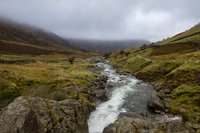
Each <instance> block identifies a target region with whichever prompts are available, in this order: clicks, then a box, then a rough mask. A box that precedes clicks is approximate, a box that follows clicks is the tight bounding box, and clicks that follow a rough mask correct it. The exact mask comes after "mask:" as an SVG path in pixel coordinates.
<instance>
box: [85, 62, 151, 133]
mask: <svg viewBox="0 0 200 133" xmlns="http://www.w3.org/2000/svg"><path fill="white" fill-rule="evenodd" d="M97 65H98V66H99V67H101V68H104V70H103V71H102V73H101V74H102V75H107V76H108V82H112V83H115V87H114V88H113V89H112V90H111V91H110V92H109V93H108V97H109V100H108V101H107V102H104V103H101V104H99V105H98V106H97V108H96V110H95V111H94V112H92V113H91V115H90V118H89V120H88V125H89V132H90V133H102V132H103V129H104V128H105V127H106V126H107V125H109V124H110V123H112V122H114V121H115V120H116V119H117V116H118V115H119V114H120V112H135V111H139V110H147V108H146V105H147V101H148V99H149V96H150V94H151V93H152V92H153V91H154V89H153V88H152V87H151V86H149V85H147V84H145V83H142V82H141V81H140V80H138V79H136V78H135V77H133V76H131V75H130V76H127V75H126V76H125V75H119V74H118V73H116V71H115V70H114V69H113V68H112V67H111V66H110V65H108V64H105V63H98V64H97Z"/></svg>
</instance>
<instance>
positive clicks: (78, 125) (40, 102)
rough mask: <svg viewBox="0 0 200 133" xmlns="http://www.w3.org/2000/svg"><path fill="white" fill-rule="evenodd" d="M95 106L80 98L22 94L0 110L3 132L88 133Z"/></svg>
mask: <svg viewBox="0 0 200 133" xmlns="http://www.w3.org/2000/svg"><path fill="white" fill-rule="evenodd" d="M94 108H95V107H94V106H93V105H90V104H87V103H82V102H80V101H77V100H71V99H67V100H63V101H59V102H58V101H53V100H47V99H43V98H26V97H24V96H20V97H18V98H16V99H15V100H14V101H13V102H12V103H11V104H9V105H8V106H7V107H6V108H4V109H3V110H2V111H1V112H0V132H1V133H8V132H9V133H47V132H48V133H54V132H57V133H61V132H62V133H88V125H87V119H88V117H89V114H90V112H92V111H93V110H94Z"/></svg>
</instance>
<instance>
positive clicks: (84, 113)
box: [0, 59, 200, 133]
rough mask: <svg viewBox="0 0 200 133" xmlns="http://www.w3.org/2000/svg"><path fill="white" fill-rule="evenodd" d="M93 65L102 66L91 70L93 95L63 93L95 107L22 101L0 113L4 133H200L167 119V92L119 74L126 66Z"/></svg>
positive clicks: (72, 88) (73, 88)
mask: <svg viewBox="0 0 200 133" xmlns="http://www.w3.org/2000/svg"><path fill="white" fill-rule="evenodd" d="M91 62H93V63H95V65H97V66H95V65H91V66H88V68H87V70H89V71H92V72H94V73H96V74H95V75H96V76H95V77H96V79H95V80H94V79H91V78H90V77H86V78H87V80H88V81H90V82H91V84H90V85H88V88H89V89H90V92H88V91H86V90H84V89H83V88H82V87H78V86H73V85H72V86H69V87H64V88H61V89H63V90H64V91H65V92H68V91H69V92H75V93H82V94H84V95H85V96H86V97H87V98H88V100H89V101H90V102H91V103H93V102H94V103H96V106H95V105H94V104H91V103H87V102H83V101H79V100H72V99H66V100H62V101H54V100H48V99H44V98H38V97H32V98H28V97H24V96H21V97H18V98H16V99H15V100H14V101H13V102H12V103H11V104H9V105H8V106H7V107H6V108H4V109H3V110H2V111H1V112H0V133H7V132H13V133H27V132H30V133H47V132H52V133H53V132H66V133H88V132H89V133H101V132H104V133H127V132H129V133H137V132H141V133H156V132H172V133H173V132H174V133H193V132H198V131H199V129H200V125H198V124H195V125H191V124H190V123H188V122H185V121H183V120H182V118H181V117H179V116H173V115H171V114H168V113H169V109H170V104H169V100H170V98H173V97H172V96H170V95H169V94H170V91H169V90H167V89H166V90H165V91H164V92H165V94H162V93H159V90H160V89H161V88H160V87H159V86H157V85H156V84H153V85H149V84H146V83H144V82H143V81H141V80H138V79H136V78H135V77H134V76H132V75H131V74H130V73H126V72H124V71H120V70H118V68H120V67H122V66H117V65H116V66H113V67H111V66H109V65H108V64H107V61H105V60H100V59H92V60H91ZM101 62H103V63H101ZM97 63H98V64H97ZM98 74H102V76H99V75H98ZM77 78H80V79H81V78H83V77H80V76H79V77H77ZM152 88H155V89H156V91H154V89H152ZM183 111H184V110H183ZM88 124H89V125H88Z"/></svg>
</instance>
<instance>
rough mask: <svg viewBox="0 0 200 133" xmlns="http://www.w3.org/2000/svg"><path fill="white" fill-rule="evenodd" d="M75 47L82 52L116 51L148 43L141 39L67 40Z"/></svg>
mask: <svg viewBox="0 0 200 133" xmlns="http://www.w3.org/2000/svg"><path fill="white" fill-rule="evenodd" d="M68 40H69V41H70V42H71V43H72V44H74V45H75V46H78V47H80V48H81V49H82V50H90V51H94V52H108V51H118V50H121V49H127V48H131V47H140V46H141V45H142V44H149V43H150V41H148V40H143V39H133V40H87V39H68Z"/></svg>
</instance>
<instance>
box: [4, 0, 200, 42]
mask: <svg viewBox="0 0 200 133" xmlns="http://www.w3.org/2000/svg"><path fill="white" fill-rule="evenodd" d="M199 5H200V1H199V0H167V1H160V0H1V1H0V16H3V17H7V18H9V19H12V20H14V21H17V22H20V23H28V24H31V25H34V26H38V27H40V28H43V29H46V30H49V31H52V32H54V33H56V34H58V35H60V36H63V37H69V38H71V37H72V38H92V39H135V38H137V39H148V40H150V41H158V40H161V39H163V38H166V37H168V36H172V35H174V34H176V33H179V32H182V31H185V30H186V29H188V28H190V27H192V26H193V25H195V24H197V23H198V22H200V14H199V12H200V9H199V7H198V6H199Z"/></svg>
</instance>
